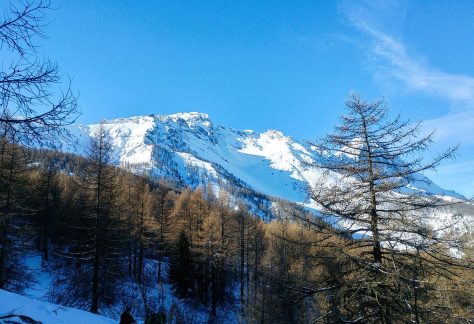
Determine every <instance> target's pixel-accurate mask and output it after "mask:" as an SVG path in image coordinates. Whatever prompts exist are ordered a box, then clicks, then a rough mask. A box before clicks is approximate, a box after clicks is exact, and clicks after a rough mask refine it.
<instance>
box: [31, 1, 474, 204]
mask: <svg viewBox="0 0 474 324" xmlns="http://www.w3.org/2000/svg"><path fill="white" fill-rule="evenodd" d="M53 4H54V5H56V6H58V9H57V10H55V11H53V12H50V13H49V14H48V17H47V20H48V21H49V25H48V26H47V27H46V29H45V31H46V34H47V35H48V39H47V40H45V41H44V42H43V45H42V48H41V49H40V51H41V52H42V53H43V54H44V55H45V56H48V57H50V58H51V59H53V60H55V61H57V62H58V64H59V65H60V67H61V70H62V72H63V73H64V74H67V75H69V76H70V77H71V78H72V82H73V88H74V89H75V90H76V91H77V92H79V93H80V105H81V108H82V112H83V114H82V116H81V117H80V120H79V121H80V122H82V123H93V122H97V121H99V120H100V119H110V118H116V117H126V116H132V115H143V114H151V113H159V114H170V113H175V112H180V111H201V112H206V113H208V114H209V115H210V116H211V118H212V119H213V121H214V122H215V123H216V124H222V125H225V126H230V127H234V128H239V129H254V130H256V131H264V130H267V129H278V130H281V131H283V132H284V133H285V134H287V135H291V136H293V137H295V138H296V139H299V140H302V139H314V138H317V137H319V136H322V135H323V134H325V133H327V132H329V131H330V130H331V129H332V127H333V125H335V124H336V123H337V122H338V116H339V115H340V114H341V113H343V110H344V101H345V99H346V98H347V96H348V95H349V94H350V92H351V91H356V92H358V93H359V94H361V95H362V96H363V97H365V98H367V99H375V98H379V97H384V98H385V99H386V100H387V102H388V103H389V105H390V106H391V108H392V110H393V112H394V113H398V112H399V113H401V114H402V115H403V116H404V117H406V118H409V119H411V120H413V121H419V120H424V121H425V128H426V129H427V130H430V129H434V128H436V129H437V139H436V140H437V141H436V144H435V145H434V146H433V147H432V151H433V154H434V153H436V152H437V151H438V152H439V151H441V150H443V149H445V148H447V147H448V146H450V145H455V144H460V145H461V148H460V150H459V157H458V158H457V159H456V160H454V161H447V162H446V163H445V164H443V166H442V167H440V168H439V170H438V173H437V174H430V176H431V177H432V178H434V179H435V181H436V182H437V183H438V184H440V185H441V186H443V187H445V188H448V189H455V190H457V191H459V192H461V193H463V194H465V195H468V196H472V195H474V150H473V149H474V60H473V57H474V42H472V41H471V40H472V35H473V34H474V20H473V19H472V17H474V2H472V1H467V0H466V1H456V2H454V1H428V0H426V1H400V2H398V1H367V2H365V1H276V0H273V1H259V2H257V1H232V2H231V1H219V2H217V1H177V0H175V1H151V0H150V1H145V0H143V1H132V0H121V1H116V0H82V1H53Z"/></svg>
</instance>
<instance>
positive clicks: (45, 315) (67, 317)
mask: <svg viewBox="0 0 474 324" xmlns="http://www.w3.org/2000/svg"><path fill="white" fill-rule="evenodd" d="M9 315H12V317H7V316H9ZM20 316H27V317H28V318H31V319H33V320H35V321H38V322H41V323H45V324H46V323H57V324H84V323H87V324H112V323H117V321H114V320H112V319H110V318H107V317H104V316H99V315H95V314H92V313H89V312H86V311H83V310H79V309H75V308H70V307H65V306H60V305H55V304H50V303H46V302H42V301H38V300H35V299H30V298H27V297H24V296H21V295H17V294H14V293H11V292H8V291H5V290H0V318H2V317H3V319H0V323H30V322H28V321H26V320H23V321H22V318H21V317H20Z"/></svg>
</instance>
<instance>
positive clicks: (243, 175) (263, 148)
mask: <svg viewBox="0 0 474 324" xmlns="http://www.w3.org/2000/svg"><path fill="white" fill-rule="evenodd" d="M103 125H104V127H105V128H106V129H107V130H108V132H109V133H110V136H111V140H112V142H113V147H114V161H115V162H116V164H117V165H121V166H127V167H129V168H131V170H132V171H134V172H147V173H148V174H150V175H151V176H153V177H167V178H171V179H174V180H177V181H180V182H183V183H185V184H188V185H191V186H194V187H195V186H198V185H200V184H206V183H209V182H211V183H214V184H221V185H222V184H239V185H240V186H243V187H246V188H249V189H252V190H254V191H256V192H258V193H261V194H264V195H268V196H271V197H277V198H281V199H284V200H288V201H290V202H295V203H304V202H306V200H307V196H306V193H305V190H303V189H304V188H305V187H307V186H312V185H314V183H315V181H316V179H317V178H318V177H320V175H321V173H322V171H321V170H320V169H318V168H315V167H308V166H307V164H308V163H311V162H314V161H317V160H318V159H321V158H325V157H324V156H323V155H322V154H321V153H320V152H319V151H318V150H317V148H315V147H311V146H310V145H308V144H306V143H301V142H298V141H296V140H295V139H293V138H292V137H289V136H285V135H284V134H282V133H281V132H280V131H277V130H268V131H266V132H263V133H257V132H254V131H251V130H243V131H240V130H235V129H231V128H226V127H223V126H215V125H214V124H213V123H212V121H211V120H210V118H209V116H208V115H207V114H204V113H197V112H190V113H177V114H173V115H148V116H138V117H130V118H120V119H115V120H110V121H104V122H103ZM97 127H98V124H96V125H89V126H76V127H74V128H73V129H72V133H73V134H74V136H75V139H76V140H75V141H73V143H72V144H66V145H64V146H63V148H62V149H63V150H65V151H69V152H74V153H79V154H83V153H84V148H85V147H87V143H88V140H89V138H90V136H94V133H95V130H96V129H97ZM420 179H422V180H423V181H420V182H419V183H412V184H410V187H409V188H407V189H408V190H420V191H423V192H427V193H430V194H435V195H441V196H448V197H455V198H463V197H462V196H461V195H459V194H457V193H456V192H454V191H448V190H444V189H442V188H440V187H439V186H437V185H435V184H434V183H432V182H431V181H429V180H427V179H426V178H425V177H424V176H422V175H420Z"/></svg>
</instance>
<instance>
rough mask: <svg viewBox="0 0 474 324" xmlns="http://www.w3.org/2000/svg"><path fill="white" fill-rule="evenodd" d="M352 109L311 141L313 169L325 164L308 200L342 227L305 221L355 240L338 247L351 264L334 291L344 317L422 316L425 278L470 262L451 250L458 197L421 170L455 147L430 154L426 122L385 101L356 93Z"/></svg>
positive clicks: (448, 273)
mask: <svg viewBox="0 0 474 324" xmlns="http://www.w3.org/2000/svg"><path fill="white" fill-rule="evenodd" d="M346 108H347V114H346V115H344V116H342V117H341V125H340V126H337V127H336V129H335V132H334V133H333V134H330V135H328V136H327V137H326V138H324V139H323V140H321V141H319V142H316V143H310V144H311V145H314V147H317V148H318V149H319V150H320V152H321V153H322V156H323V158H321V159H320V160H319V161H315V162H314V163H312V164H310V167H312V166H316V167H318V168H321V169H323V170H325V172H324V174H323V175H322V176H321V178H320V180H319V182H318V183H315V184H313V185H312V186H311V187H310V188H309V193H310V198H311V199H312V200H313V201H314V202H316V203H317V205H318V206H319V207H320V209H321V217H323V218H324V219H326V221H327V222H328V223H330V224H332V225H333V226H334V227H335V228H336V231H335V232H334V230H333V229H331V230H330V231H329V230H328V229H325V228H324V227H321V226H320V225H319V224H318V223H317V222H316V221H313V220H311V219H310V218H305V219H304V221H305V223H306V225H308V224H310V225H312V226H313V228H314V229H317V230H318V231H327V233H326V234H327V238H328V239H329V238H330V237H331V236H333V235H335V234H336V233H337V234H338V235H340V236H344V237H352V238H354V240H345V241H343V242H345V244H344V245H343V246H340V247H339V253H341V254H342V255H344V256H345V257H346V259H347V260H346V261H347V264H348V267H349V269H350V270H348V273H347V275H346V277H345V280H347V282H345V283H344V284H341V286H340V289H339V290H338V293H337V294H336V295H335V296H336V297H335V298H337V299H338V300H339V301H338V302H337V303H338V304H339V305H343V306H341V309H342V310H343V311H342V310H339V311H340V313H339V314H337V316H338V320H342V321H346V320H352V321H354V320H357V321H380V322H382V323H391V322H393V321H400V320H401V321H404V320H408V319H410V317H413V319H414V320H415V321H416V322H418V321H419V320H420V316H421V307H420V303H419V300H417V293H418V292H419V291H421V290H422V286H424V288H427V287H428V284H427V278H432V279H433V278H437V277H440V276H441V277H445V278H450V277H453V276H455V271H456V270H455V269H456V268H459V267H463V266H466V265H467V264H466V263H463V260H462V259H460V258H456V257H455V256H454V255H453V254H452V253H451V252H450V250H449V249H450V248H458V249H459V248H461V246H460V245H459V241H457V240H456V239H455V238H454V237H452V236H449V235H450V234H452V233H450V232H449V228H451V227H452V226H454V225H455V223H456V222H457V219H456V218H455V216H454V215H451V216H452V218H451V219H450V218H449V217H448V216H449V214H450V213H451V214H454V212H453V211H452V210H451V211H450V208H449V205H451V204H452V202H451V201H447V200H445V199H442V198H439V197H436V196H434V195H430V194H429V193H428V192H425V191H424V190H423V187H424V186H429V185H430V182H429V181H428V179H427V178H426V177H424V176H423V175H422V172H423V171H427V170H433V169H436V167H437V166H439V164H440V163H441V162H442V161H443V160H445V159H448V158H451V157H453V156H454V154H455V150H456V149H455V148H451V149H448V150H447V151H445V152H443V153H441V154H440V155H437V156H435V157H434V158H431V159H426V158H425V157H424V155H425V154H426V153H427V149H428V148H429V146H430V144H431V143H432V142H433V134H429V135H427V136H419V134H420V127H421V124H419V123H418V124H414V125H413V124H411V123H410V122H409V121H402V120H401V118H400V117H399V116H397V117H395V118H391V117H390V115H389V110H388V107H387V105H386V104H385V103H384V102H383V101H382V100H379V101H376V102H373V103H368V102H366V101H364V100H362V99H360V98H359V97H358V96H356V95H353V96H351V97H350V98H349V100H348V101H347V102H346ZM417 188H421V189H417ZM440 213H444V214H446V215H448V216H446V217H444V219H442V218H441V217H439V216H438V215H439V214H440ZM440 222H442V224H440ZM420 265H423V266H422V268H423V273H421V272H420ZM422 276H423V277H422ZM349 278H350V279H349ZM413 287H415V288H413ZM425 306H427V305H425ZM427 307H428V306H427ZM424 312H425V313H424V315H425V316H426V315H427V312H428V309H425V310H424ZM333 313H334V311H333ZM334 315H335V314H331V316H332V317H333V318H334Z"/></svg>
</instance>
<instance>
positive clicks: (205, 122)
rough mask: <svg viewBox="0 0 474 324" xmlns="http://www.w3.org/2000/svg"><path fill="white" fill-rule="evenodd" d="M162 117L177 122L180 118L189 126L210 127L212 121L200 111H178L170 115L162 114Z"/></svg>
mask: <svg viewBox="0 0 474 324" xmlns="http://www.w3.org/2000/svg"><path fill="white" fill-rule="evenodd" d="M162 117H163V118H164V119H167V120H172V121H174V122H178V121H180V120H182V121H184V122H185V123H186V124H187V125H188V126H189V127H193V126H198V125H199V126H204V127H209V128H210V127H212V122H211V120H210V119H209V115H208V114H206V113H201V112H195V111H192V112H180V113H176V114H171V115H165V116H162Z"/></svg>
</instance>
